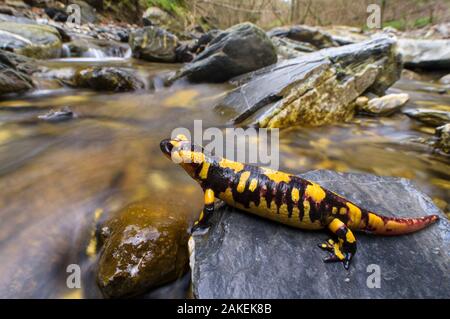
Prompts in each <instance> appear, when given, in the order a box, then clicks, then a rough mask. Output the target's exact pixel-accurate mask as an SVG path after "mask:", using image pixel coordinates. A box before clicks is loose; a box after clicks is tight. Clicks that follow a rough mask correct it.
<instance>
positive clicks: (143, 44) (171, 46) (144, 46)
mask: <svg viewBox="0 0 450 319" xmlns="http://www.w3.org/2000/svg"><path fill="white" fill-rule="evenodd" d="M129 44H130V47H131V50H132V52H133V56H134V57H135V58H138V59H143V60H147V61H151V62H175V61H176V49H177V47H178V46H179V41H178V38H177V37H176V36H175V35H173V34H172V33H170V32H167V31H166V30H163V29H160V28H158V27H153V26H150V27H145V28H141V29H138V30H136V31H134V32H132V33H131V34H130V39H129Z"/></svg>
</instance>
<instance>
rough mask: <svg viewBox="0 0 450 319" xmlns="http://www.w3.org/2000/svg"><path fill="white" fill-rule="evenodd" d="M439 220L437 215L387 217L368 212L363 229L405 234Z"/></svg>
mask: <svg viewBox="0 0 450 319" xmlns="http://www.w3.org/2000/svg"><path fill="white" fill-rule="evenodd" d="M438 220H439V216H437V215H429V216H424V217H417V218H398V217H387V216H382V215H379V214H375V213H372V212H368V219H367V223H366V225H365V226H364V227H363V228H362V229H361V230H363V231H366V232H368V233H373V234H377V235H386V236H390V235H392V236H394V235H403V234H409V233H413V232H416V231H419V230H421V229H423V228H425V227H427V226H428V225H431V224H433V223H435V222H436V221H438Z"/></svg>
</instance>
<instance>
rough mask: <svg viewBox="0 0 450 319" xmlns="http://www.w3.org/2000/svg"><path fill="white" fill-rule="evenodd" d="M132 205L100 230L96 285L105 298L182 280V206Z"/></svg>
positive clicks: (185, 235)
mask: <svg viewBox="0 0 450 319" xmlns="http://www.w3.org/2000/svg"><path fill="white" fill-rule="evenodd" d="M171 209H174V210H175V212H176V213H173V211H170V210H168V209H165V208H164V207H163V205H161V204H159V203H158V202H157V201H154V200H153V201H142V202H138V203H134V204H131V205H130V206H128V207H126V208H124V209H123V210H122V211H120V212H119V213H118V214H117V216H115V217H113V218H111V219H110V220H109V221H107V222H106V223H105V224H104V225H103V227H102V230H101V236H102V237H103V239H102V241H103V242H104V247H103V249H102V252H101V255H100V259H99V262H98V271H97V282H98V285H99V287H100V289H101V291H102V293H103V294H104V295H105V296H106V297H112V298H114V297H124V296H133V295H136V294H139V293H143V292H146V291H147V290H149V289H151V288H155V287H158V286H161V285H163V284H165V283H168V282H170V281H173V280H175V279H177V278H180V277H181V276H182V275H183V274H184V273H185V271H186V270H187V269H188V259H189V257H188V250H187V242H188V237H189V234H188V231H187V230H188V224H187V222H186V219H185V217H184V216H183V214H182V213H180V212H182V211H183V209H184V208H183V207H182V205H181V204H174V205H173V206H171Z"/></svg>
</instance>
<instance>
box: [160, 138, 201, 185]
mask: <svg viewBox="0 0 450 319" xmlns="http://www.w3.org/2000/svg"><path fill="white" fill-rule="evenodd" d="M159 146H160V148H161V151H162V152H163V153H164V155H166V156H167V157H168V158H170V159H171V160H172V161H173V162H174V163H176V164H180V165H181V167H183V168H184V170H185V171H186V172H187V173H188V174H189V175H190V176H191V177H193V178H195V177H196V176H195V172H196V170H197V168H198V167H199V166H200V165H201V164H202V163H203V162H204V161H205V160H206V156H205V154H204V153H203V148H202V147H201V146H198V145H195V144H192V143H191V142H190V141H189V140H188V139H187V137H186V136H184V135H182V134H180V135H177V136H176V137H175V138H174V139H165V140H162V141H161V143H160V144H159Z"/></svg>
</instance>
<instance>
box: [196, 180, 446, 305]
mask: <svg viewBox="0 0 450 319" xmlns="http://www.w3.org/2000/svg"><path fill="white" fill-rule="evenodd" d="M302 176H303V177H305V178H307V179H310V180H313V181H315V182H317V183H319V184H320V185H323V186H324V187H327V188H328V189H330V190H333V191H336V192H338V193H340V194H342V195H344V196H345V197H347V198H348V199H350V200H353V201H355V202H356V203H360V204H362V205H363V206H364V207H366V208H368V209H372V210H374V211H377V212H380V213H381V212H382V213H383V214H385V215H389V216H393V215H395V216H400V217H414V216H424V215H429V214H438V215H439V216H440V217H441V220H440V221H439V222H438V223H437V224H435V225H432V226H430V227H429V228H427V229H425V230H422V231H420V232H418V233H414V234H411V235H405V236H398V237H382V236H370V235H363V234H360V233H357V234H356V237H357V239H358V252H357V254H356V256H355V259H354V261H353V263H352V265H351V268H350V271H349V272H347V271H345V270H344V268H343V267H342V265H341V264H340V263H337V264H325V263H323V262H322V258H323V257H324V256H325V255H326V253H325V252H323V251H322V250H320V249H319V248H318V247H317V244H318V243H321V242H323V240H325V239H327V238H328V234H327V233H326V232H325V231H304V230H298V229H294V228H290V227H287V226H284V225H280V224H276V223H273V222H271V221H267V220H264V219H261V218H258V217H255V216H253V215H249V214H246V213H241V212H238V211H236V210H234V209H232V208H229V207H228V206H224V208H222V209H220V210H219V211H218V212H217V214H216V216H215V217H214V220H213V225H212V227H211V228H210V230H209V232H208V233H207V234H206V235H203V236H201V235H196V236H195V249H194V254H193V255H192V256H191V268H192V270H193V274H192V278H193V292H194V295H195V296H196V297H197V298H449V297H450V224H449V221H448V220H447V219H446V217H445V216H444V215H443V214H442V213H441V211H440V210H439V209H438V208H437V207H436V206H435V205H434V204H433V202H432V201H431V199H430V198H429V197H428V196H426V195H424V194H423V193H421V192H420V191H419V190H418V189H417V188H416V187H415V186H414V185H413V184H412V183H411V182H410V181H408V180H406V179H400V178H392V177H378V176H373V175H366V174H343V173H336V172H332V171H313V172H308V173H306V174H302ZM372 264H375V265H378V266H379V267H380V271H381V288H368V286H367V284H366V282H367V280H368V276H369V275H370V274H372V273H373V271H372V272H368V271H367V267H368V266H369V265H372Z"/></svg>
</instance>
